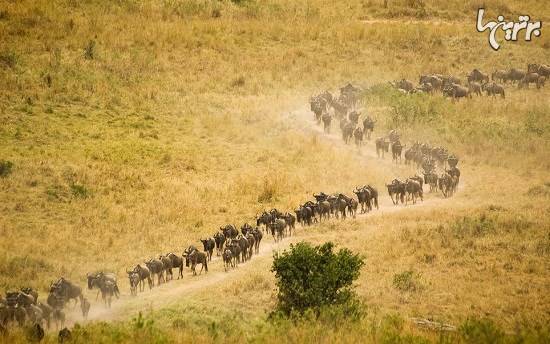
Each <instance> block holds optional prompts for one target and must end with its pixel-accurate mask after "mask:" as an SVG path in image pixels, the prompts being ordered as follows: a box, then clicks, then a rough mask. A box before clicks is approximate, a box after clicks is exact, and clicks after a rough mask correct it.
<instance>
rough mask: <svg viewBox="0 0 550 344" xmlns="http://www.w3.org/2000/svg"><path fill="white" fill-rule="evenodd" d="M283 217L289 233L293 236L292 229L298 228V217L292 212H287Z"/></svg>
mask: <svg viewBox="0 0 550 344" xmlns="http://www.w3.org/2000/svg"><path fill="white" fill-rule="evenodd" d="M282 218H283V219H284V220H285V222H286V225H287V228H286V229H288V235H289V236H292V230H294V229H295V228H296V217H295V216H294V215H292V214H291V213H285V214H284V215H283V216H282Z"/></svg>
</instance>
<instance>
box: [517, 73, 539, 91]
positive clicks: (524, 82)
mask: <svg viewBox="0 0 550 344" xmlns="http://www.w3.org/2000/svg"><path fill="white" fill-rule="evenodd" d="M539 77H540V75H539V74H538V73H527V74H525V76H524V77H523V79H521V80H520V82H519V83H518V87H519V88H523V87H525V88H529V84H535V85H536V84H537V82H538V80H539Z"/></svg>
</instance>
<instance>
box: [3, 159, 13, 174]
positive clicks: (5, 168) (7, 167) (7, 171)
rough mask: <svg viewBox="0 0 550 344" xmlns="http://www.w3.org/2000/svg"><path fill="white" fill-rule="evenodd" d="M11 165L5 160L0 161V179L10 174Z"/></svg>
mask: <svg viewBox="0 0 550 344" xmlns="http://www.w3.org/2000/svg"><path fill="white" fill-rule="evenodd" d="M12 167H13V163H12V162H11V161H7V160H0V177H7V176H8V175H9V174H10V173H11V169H12Z"/></svg>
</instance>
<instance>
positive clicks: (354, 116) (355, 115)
mask: <svg viewBox="0 0 550 344" xmlns="http://www.w3.org/2000/svg"><path fill="white" fill-rule="evenodd" d="M359 116H360V113H359V112H357V111H352V112H350V113H349V115H348V119H349V121H350V122H351V123H353V124H355V125H357V123H359Z"/></svg>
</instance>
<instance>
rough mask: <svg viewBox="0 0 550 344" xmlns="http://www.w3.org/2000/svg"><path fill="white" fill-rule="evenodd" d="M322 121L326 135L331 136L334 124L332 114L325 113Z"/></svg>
mask: <svg viewBox="0 0 550 344" xmlns="http://www.w3.org/2000/svg"><path fill="white" fill-rule="evenodd" d="M321 120H322V121H323V130H324V131H325V133H327V134H330V123H331V122H332V116H331V115H330V113H328V112H325V113H324V114H323V116H322V117H321Z"/></svg>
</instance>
